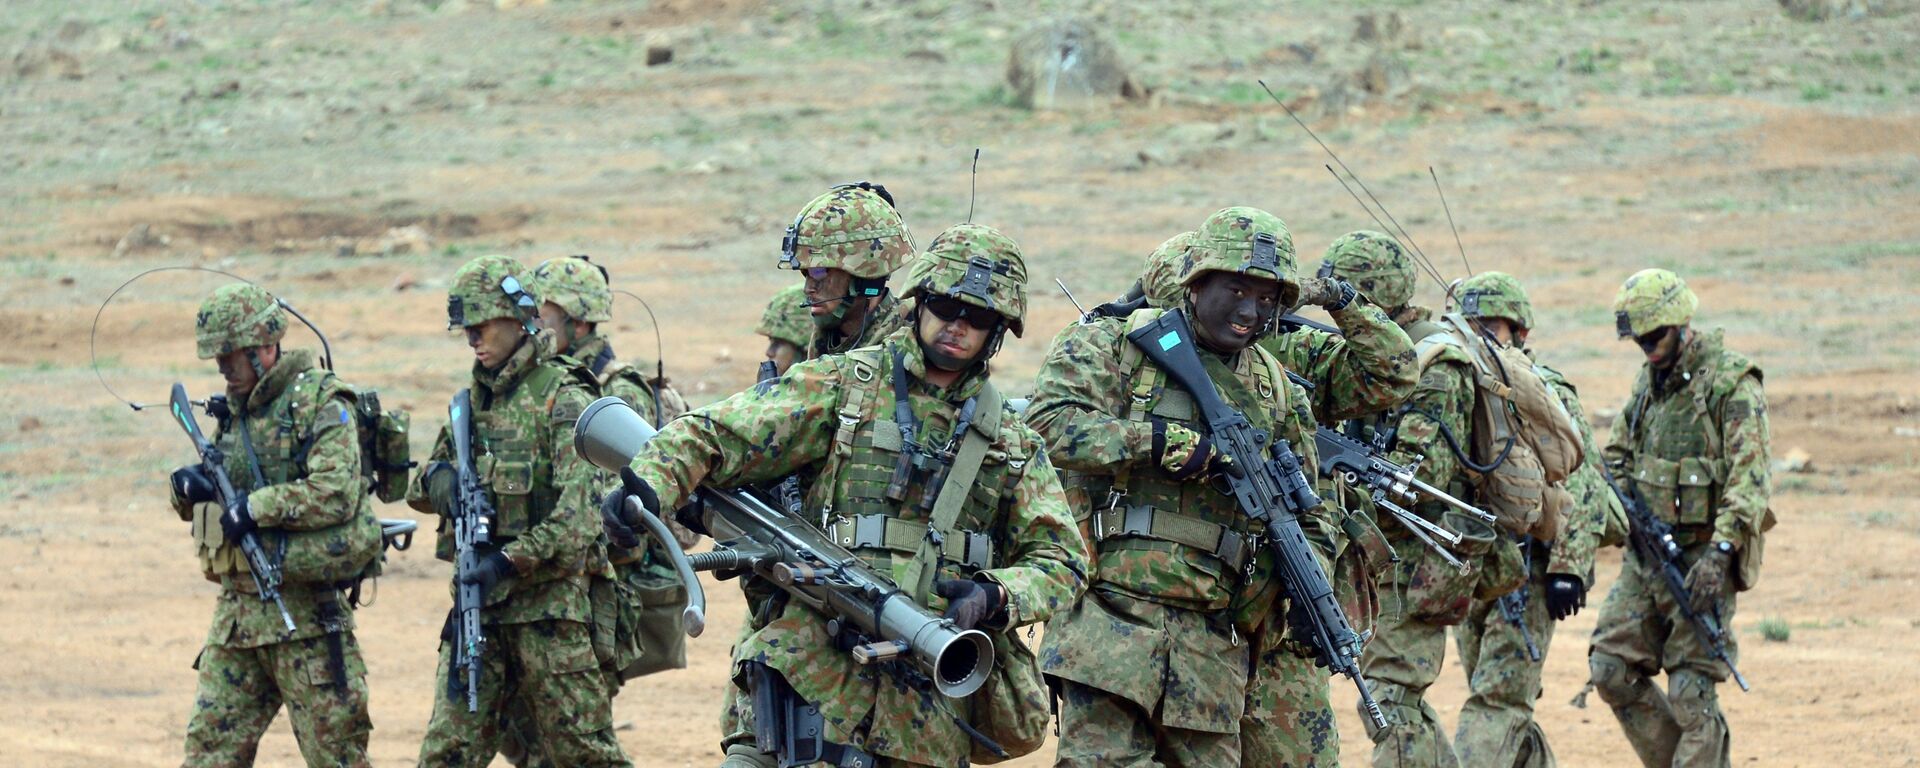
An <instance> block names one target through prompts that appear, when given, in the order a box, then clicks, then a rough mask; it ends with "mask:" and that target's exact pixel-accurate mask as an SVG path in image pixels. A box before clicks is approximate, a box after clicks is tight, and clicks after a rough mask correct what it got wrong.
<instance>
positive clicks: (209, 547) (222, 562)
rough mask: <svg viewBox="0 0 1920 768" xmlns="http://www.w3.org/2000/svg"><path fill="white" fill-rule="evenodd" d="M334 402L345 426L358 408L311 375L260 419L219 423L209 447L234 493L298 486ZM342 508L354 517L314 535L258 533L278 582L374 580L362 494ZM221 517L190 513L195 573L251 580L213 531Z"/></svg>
mask: <svg viewBox="0 0 1920 768" xmlns="http://www.w3.org/2000/svg"><path fill="white" fill-rule="evenodd" d="M335 398H339V399H341V400H343V401H344V404H345V406H346V412H347V414H348V418H349V419H352V418H354V416H355V414H356V409H357V407H358V405H357V403H356V402H355V399H354V391H353V390H352V389H351V388H348V387H346V386H345V385H343V384H342V383H341V382H340V381H339V379H338V378H337V377H335V376H334V374H333V372H331V371H328V370H325V369H322V368H310V369H308V370H305V371H302V372H300V373H299V374H297V375H295V377H294V380H293V381H292V382H289V383H288V384H287V385H286V390H285V391H283V392H281V393H280V396H279V397H278V398H276V399H275V400H274V401H273V402H272V403H271V404H270V405H269V410H268V412H267V413H264V414H258V415H252V416H251V417H249V415H248V414H245V413H235V414H233V415H232V416H231V417H229V418H228V419H226V420H223V421H221V422H220V426H219V433H218V434H216V435H215V436H214V441H215V443H216V444H217V445H218V446H219V447H220V449H221V450H222V452H223V453H224V455H225V458H226V470H227V476H228V478H229V479H230V480H232V482H233V484H234V490H235V491H237V492H240V493H243V494H244V493H251V492H252V491H254V490H257V489H260V488H265V487H267V486H272V485H281V484H284V483H292V482H298V481H301V480H305V479H306V477H307V475H308V472H309V470H308V467H307V455H308V453H309V452H310V451H311V450H312V449H313V441H314V434H313V429H312V428H311V426H312V423H313V420H314V419H315V418H316V415H315V414H316V412H317V411H318V410H319V409H320V408H321V407H322V406H324V405H325V404H327V403H328V402H329V401H331V400H333V399H335ZM348 426H352V427H356V428H357V425H352V424H350V425H348ZM357 439H358V438H357V436H356V440H357ZM349 503H352V504H354V505H355V513H354V515H353V516H352V517H351V518H349V519H348V520H346V521H345V522H341V523H338V524H335V525H331V526H327V527H324V528H318V529H313V530H301V531H289V530H282V529H279V528H261V529H260V530H259V534H258V535H259V537H260V542H261V545H262V546H263V547H264V548H265V549H266V550H267V554H268V556H269V557H271V558H273V559H274V560H275V561H276V562H278V563H279V564H280V568H281V577H282V578H283V579H284V580H285V581H287V582H289V583H315V584H337V585H340V586H343V587H344V586H347V585H348V584H347V583H348V582H352V581H356V580H358V579H360V578H364V577H367V576H372V575H376V574H377V569H378V566H379V557H378V556H379V554H380V542H381V536H380V523H379V521H378V520H377V519H375V518H374V516H373V510H372V508H371V506H370V505H369V504H368V503H367V500H366V496H365V494H364V493H354V494H352V496H351V501H350V502H349ZM220 514H221V509H220V507H219V505H217V504H201V505H199V506H198V507H197V508H196V509H195V511H194V524H193V530H194V534H195V537H196V539H197V540H198V542H199V554H200V563H201V568H202V570H203V571H205V573H206V574H207V576H208V578H212V579H218V578H219V577H220V576H222V575H229V574H245V573H248V572H250V569H249V568H248V565H247V559H246V557H244V556H243V555H241V554H240V551H239V548H238V547H235V546H232V545H229V544H228V543H227V540H226V537H225V534H224V533H223V532H222V531H221V528H220V522H219V518H220Z"/></svg>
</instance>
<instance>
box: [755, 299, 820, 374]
mask: <svg viewBox="0 0 1920 768" xmlns="http://www.w3.org/2000/svg"><path fill="white" fill-rule="evenodd" d="M807 309H808V308H807V287H806V285H805V284H803V283H794V284H792V285H789V286H787V287H785V288H782V289H780V291H779V292H778V293H775V294H774V295H773V300H772V301H769V302H767V309H766V311H765V312H763V313H761V315H760V326H759V327H758V328H755V329H753V332H754V333H758V334H760V335H762V336H765V337H767V359H768V360H772V361H773V366H774V371H775V372H778V373H786V372H787V369H788V368H791V367H793V364H794V363H797V362H800V361H801V360H805V359H807V353H806V347H807V343H808V342H809V341H811V340H812V339H813V320H812V314H811V313H809V312H808V311H807Z"/></svg>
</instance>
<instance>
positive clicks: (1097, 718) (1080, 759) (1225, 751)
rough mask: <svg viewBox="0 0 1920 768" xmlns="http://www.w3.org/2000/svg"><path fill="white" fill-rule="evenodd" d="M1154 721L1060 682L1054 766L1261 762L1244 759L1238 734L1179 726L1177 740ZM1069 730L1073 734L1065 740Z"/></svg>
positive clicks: (1134, 707) (1133, 707)
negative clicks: (1058, 727)
mask: <svg viewBox="0 0 1920 768" xmlns="http://www.w3.org/2000/svg"><path fill="white" fill-rule="evenodd" d="M1308 666H1312V665H1311V664H1309V665H1308ZM1153 720H1154V718H1153V713H1151V712H1148V711H1146V710H1144V709H1142V708H1141V707H1140V705H1139V704H1136V703H1134V702H1133V701H1130V700H1128V699H1127V698H1126V697H1124V696H1116V695H1114V694H1111V693H1107V692H1106V691H1103V690H1100V689H1099V688H1094V687H1091V686H1087V685H1081V684H1080V683H1076V682H1074V681H1072V680H1062V681H1060V734H1061V736H1062V738H1061V739H1060V744H1059V749H1058V751H1057V752H1056V753H1055V754H1054V760H1053V765H1054V768H1108V767H1109V766H1168V768H1188V767H1190V768H1207V767H1208V766H1221V765H1242V764H1245V765H1260V764H1263V763H1254V762H1252V761H1249V760H1244V759H1243V757H1242V755H1241V754H1240V741H1239V738H1238V737H1236V736H1234V735H1233V734H1225V733H1204V732H1199V731H1186V730H1182V731H1180V732H1179V733H1178V735H1177V737H1176V738H1168V737H1166V736H1165V735H1163V734H1160V733H1159V732H1158V730H1159V729H1158V728H1156V727H1155V726H1154V723H1153ZM1068 734H1072V738H1066V736H1067V735H1068Z"/></svg>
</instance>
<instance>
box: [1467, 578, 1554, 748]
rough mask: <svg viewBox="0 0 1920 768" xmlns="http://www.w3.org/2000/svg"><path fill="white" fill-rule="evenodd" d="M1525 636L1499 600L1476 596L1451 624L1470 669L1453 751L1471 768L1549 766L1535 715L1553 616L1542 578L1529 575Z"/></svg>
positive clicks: (1551, 635) (1544, 580)
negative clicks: (1533, 651) (1534, 653)
mask: <svg viewBox="0 0 1920 768" xmlns="http://www.w3.org/2000/svg"><path fill="white" fill-rule="evenodd" d="M1524 589H1525V590H1526V593H1525V594H1526V611H1525V613H1524V614H1523V619H1522V621H1521V623H1522V624H1524V625H1525V626H1526V634H1525V635H1524V636H1523V635H1522V634H1521V630H1520V629H1519V628H1518V627H1515V626H1514V625H1513V623H1512V622H1509V621H1508V620H1507V618H1506V616H1505V614H1503V613H1501V611H1500V607H1499V602H1498V601H1497V600H1475V601H1473V607H1472V608H1471V609H1469V611H1468V613H1467V620H1466V621H1465V622H1462V623H1461V624H1459V625H1458V626H1455V627H1454V628H1453V639H1454V641H1455V644H1456V646H1457V647H1458V649H1459V651H1460V662H1461V664H1462V665H1464V666H1465V667H1466V672H1467V688H1468V691H1469V692H1468V694H1467V703H1466V704H1465V705H1464V706H1462V707H1461V708H1460V723H1459V726H1458V727H1457V728H1456V730H1455V731H1454V737H1453V750H1454V754H1456V755H1458V756H1459V758H1460V764H1461V765H1463V766H1468V768H1477V767H1478V766H1501V768H1553V766H1554V765H1556V763H1555V761H1554V759H1553V750H1552V749H1551V748H1550V747H1548V746H1547V738H1546V734H1545V733H1543V732H1542V731H1541V730H1540V724H1539V723H1536V722H1534V720H1533V707H1534V702H1536V701H1537V700H1539V698H1540V691H1541V687H1540V671H1541V668H1542V667H1543V666H1544V665H1545V664H1546V658H1547V645H1548V643H1550V642H1551V641H1552V640H1553V621H1552V619H1550V618H1548V616H1547V598H1546V576H1545V575H1544V574H1539V573H1536V574H1534V575H1533V576H1532V577H1531V578H1529V579H1527V584H1526V586H1525V587H1524ZM1528 637H1531V638H1532V639H1533V644H1534V647H1535V648H1537V649H1538V650H1539V651H1540V660H1539V661H1534V660H1533V659H1532V658H1530V657H1529V656H1528V654H1527V642H1526V638H1528Z"/></svg>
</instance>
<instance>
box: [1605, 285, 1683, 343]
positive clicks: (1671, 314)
mask: <svg viewBox="0 0 1920 768" xmlns="http://www.w3.org/2000/svg"><path fill="white" fill-rule="evenodd" d="M1699 308H1700V297H1698V296H1695V295H1694V293H1693V290H1692V289H1690V288H1688V287H1687V282H1686V281H1685V280H1681V279H1680V276H1679V275H1676V274H1674V273H1672V272H1669V271H1667V270H1664V269H1643V270H1640V271H1639V272H1635V273H1633V276H1632V277H1629V278H1627V281H1626V282H1625V283H1622V284H1621V285H1620V292H1619V293H1617V294H1615V295H1614V297H1613V315H1614V323H1615V325H1616V326H1617V329H1618V330H1619V332H1620V338H1623V339H1624V338H1628V337H1631V336H1642V335H1645V334H1647V333H1649V332H1651V331H1653V330H1655V329H1658V328H1665V327H1667V326H1670V325H1686V324H1688V323H1690V322H1693V312H1694V310H1696V309H1699Z"/></svg>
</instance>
